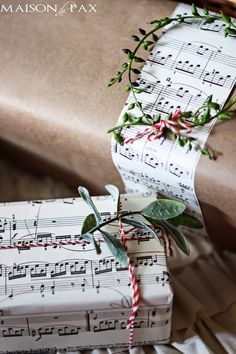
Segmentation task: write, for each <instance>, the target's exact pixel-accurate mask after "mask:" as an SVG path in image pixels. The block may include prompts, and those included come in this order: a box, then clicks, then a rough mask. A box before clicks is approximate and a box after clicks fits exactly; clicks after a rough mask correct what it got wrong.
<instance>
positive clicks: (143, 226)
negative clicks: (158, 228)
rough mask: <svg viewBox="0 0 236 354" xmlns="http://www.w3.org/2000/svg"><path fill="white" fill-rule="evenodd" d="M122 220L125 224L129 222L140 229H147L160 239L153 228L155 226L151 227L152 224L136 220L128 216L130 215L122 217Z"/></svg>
mask: <svg viewBox="0 0 236 354" xmlns="http://www.w3.org/2000/svg"><path fill="white" fill-rule="evenodd" d="M122 222H123V223H124V224H128V225H131V226H134V227H137V228H139V229H145V230H147V231H148V232H150V234H151V235H152V236H154V237H155V238H157V239H158V240H159V238H158V236H157V234H156V232H155V231H154V230H153V228H151V226H149V225H147V224H145V223H144V222H143V221H139V220H134V219H131V218H128V217H124V218H122Z"/></svg>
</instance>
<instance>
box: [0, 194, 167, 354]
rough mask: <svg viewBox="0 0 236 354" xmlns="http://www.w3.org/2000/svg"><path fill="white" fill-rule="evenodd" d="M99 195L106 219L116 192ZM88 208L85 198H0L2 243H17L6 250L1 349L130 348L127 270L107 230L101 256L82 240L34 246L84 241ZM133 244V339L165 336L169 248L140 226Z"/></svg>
mask: <svg viewBox="0 0 236 354" xmlns="http://www.w3.org/2000/svg"><path fill="white" fill-rule="evenodd" d="M153 198H155V197H154V196H152V197H141V196H140V195H136V196H135V195H134V196H132V197H128V198H127V196H126V197H125V198H122V203H123V210H140V208H142V207H144V206H145V205H147V204H148V203H150V202H151V201H153ZM94 202H95V205H96V206H97V208H98V210H99V211H100V212H101V215H102V218H103V219H104V220H107V219H109V218H111V216H112V215H114V213H115V210H116V205H115V204H116V203H115V202H114V201H113V200H112V199H111V198H110V197H104V198H101V197H100V198H94ZM89 213H90V210H89V208H88V207H87V205H86V204H85V202H84V201H81V200H80V198H73V199H61V200H59V199H58V200H47V201H45V200H43V201H33V202H21V203H6V204H5V205H0V220H1V226H0V227H1V230H0V232H1V242H0V245H1V246H6V247H7V246H13V247H14V246H17V247H16V248H10V249H8V248H6V249H0V253H1V265H0V267H1V268H0V269H1V276H0V283H1V286H0V289H1V290H0V313H1V328H0V352H4V353H6V352H7V353H18V351H19V352H20V351H22V352H24V353H28V352H29V353H32V352H39V350H41V351H43V350H44V351H47V352H55V350H68V351H73V350H80V349H83V348H94V347H106V348H107V347H113V346H114V347H121V346H122V347H127V345H128V341H129V330H127V329H126V326H127V323H128V320H129V317H130V314H131V311H132V293H131V284H130V278H129V272H128V269H127V268H126V267H125V266H124V265H122V264H120V263H119V262H118V261H117V260H116V259H115V258H114V256H113V255H112V254H111V253H110V251H109V250H108V248H107V246H106V244H105V242H103V239H102V237H101V235H100V234H99V233H98V234H96V235H95V238H96V239H97V241H98V242H99V243H100V246H101V249H102V253H101V254H100V255H96V253H95V250H94V246H92V244H91V243H88V244H84V242H83V241H81V244H78V245H69V244H66V245H60V246H59V245H56V244H54V246H51V245H50V246H44V247H34V248H29V247H28V245H29V244H30V243H31V244H32V243H34V244H35V243H41V244H42V243H43V244H44V245H45V243H46V242H47V243H48V242H61V241H62V242H63V241H64V242H66V241H78V240H80V239H81V236H80V230H81V226H82V222H83V220H84V218H85V217H86V216H87V215H88V214H89ZM118 230H119V229H118V225H114V224H112V226H109V231H110V232H114V233H117V235H118V234H119V233H118ZM117 237H118V236H117ZM127 247H128V252H129V254H130V257H131V260H132V263H133V267H134V272H135V277H136V279H137V280H138V284H139V290H140V295H141V303H140V307H139V310H138V314H137V316H136V319H135V323H134V328H135V329H134V338H133V344H135V345H139V344H151V343H167V342H168V341H169V337H170V328H171V313H172V290H171V286H170V279H169V273H168V270H167V267H166V258H165V253H164V250H163V247H162V246H161V244H160V243H159V242H158V241H157V240H156V238H155V239H154V238H152V237H151V236H150V235H148V234H147V233H141V231H140V232H139V233H138V231H136V232H134V231H133V232H132V233H131V232H130V233H128V234H127ZM37 350H38V351H37Z"/></svg>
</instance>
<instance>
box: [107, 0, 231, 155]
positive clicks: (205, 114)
mask: <svg viewBox="0 0 236 354" xmlns="http://www.w3.org/2000/svg"><path fill="white" fill-rule="evenodd" d="M193 19H202V20H203V23H204V24H211V23H214V22H215V21H216V20H220V21H222V22H223V23H224V24H225V28H224V35H225V37H227V36H229V35H231V36H236V25H235V23H234V22H233V21H232V20H231V18H230V17H229V16H228V15H226V14H224V13H223V12H221V13H220V14H219V15H215V14H211V13H210V12H209V10H208V9H207V8H204V10H203V14H200V13H199V11H198V9H197V8H196V6H195V5H194V4H193V5H192V14H191V15H181V14H178V15H177V16H176V17H173V18H169V17H165V18H162V19H159V20H154V21H151V22H150V24H151V25H153V27H152V28H151V30H150V31H146V30H144V29H142V28H139V30H138V31H139V33H138V35H136V34H133V35H132V36H131V38H132V40H133V41H134V42H135V43H137V45H136V47H135V48H134V49H133V50H131V49H128V48H125V49H123V52H124V53H125V54H126V55H127V61H126V62H124V63H123V64H122V65H121V68H120V70H119V71H118V72H117V73H116V75H115V76H114V77H112V78H111V79H110V81H109V83H108V86H109V87H110V86H113V85H114V84H117V83H120V82H121V81H122V80H123V78H124V75H127V80H128V83H127V84H126V85H125V90H126V91H127V92H132V96H133V100H134V102H132V103H131V104H130V105H129V106H128V109H127V111H126V112H125V113H124V115H123V118H122V123H121V124H118V125H116V126H114V127H112V128H111V129H109V130H108V133H113V136H114V138H115V140H116V141H117V142H118V143H119V144H123V143H124V138H125V137H124V136H123V132H122V129H123V128H127V127H130V126H137V125H140V126H142V125H143V126H152V125H153V124H155V123H158V122H159V121H160V119H161V116H160V115H150V114H148V113H147V112H146V111H145V108H144V107H143V105H142V102H141V101H140V100H139V99H138V94H139V93H142V92H143V89H141V88H139V87H137V84H136V83H135V78H136V75H139V74H140V73H141V71H140V69H139V68H138V67H137V64H140V63H144V62H145V60H144V58H142V57H141V56H140V54H139V51H140V50H141V49H144V50H145V51H148V50H152V49H153V46H154V45H155V43H156V42H157V41H158V35H157V34H156V32H158V31H159V30H160V29H162V28H164V27H166V26H167V25H169V24H171V23H184V22H185V21H187V20H193ZM134 75H135V77H134ZM235 103H236V98H234V99H233V100H231V101H230V102H228V103H227V104H226V105H225V106H224V107H220V105H219V104H218V103H217V102H213V101H212V96H209V97H208V98H207V100H206V101H205V102H204V104H203V105H202V106H201V107H200V108H198V109H197V111H196V112H181V115H180V118H181V119H183V120H187V121H191V122H193V123H191V124H190V125H191V127H192V128H194V127H197V126H202V125H205V124H207V123H209V122H210V121H211V120H212V119H214V118H217V119H219V120H228V119H230V118H231V117H232V111H231V108H232V107H233V106H234V105H235ZM134 108H136V109H137V110H138V114H137V115H134V114H133V113H131V112H130V111H131V110H132V109H134ZM173 114H174V112H171V113H170V114H169V115H168V119H170V120H171V118H172V115H173ZM167 136H169V137H170V138H171V139H174V140H177V141H178V143H179V145H180V146H185V145H186V144H187V145H188V147H189V149H190V150H191V149H192V147H193V146H194V148H195V149H196V150H200V152H201V153H202V154H203V155H207V156H208V157H209V158H212V157H213V154H212V152H211V151H210V150H209V149H208V148H206V147H202V146H201V145H200V144H199V143H198V142H197V141H196V140H195V139H194V138H193V137H192V136H191V135H190V133H180V134H177V135H175V134H174V133H172V132H171V131H170V130H168V128H166V131H165V134H164V137H167Z"/></svg>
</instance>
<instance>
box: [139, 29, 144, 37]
mask: <svg viewBox="0 0 236 354" xmlns="http://www.w3.org/2000/svg"><path fill="white" fill-rule="evenodd" d="M138 30H139V32H140V33H141V34H142V35H143V36H145V34H146V31H145V30H144V29H143V28H139V29H138Z"/></svg>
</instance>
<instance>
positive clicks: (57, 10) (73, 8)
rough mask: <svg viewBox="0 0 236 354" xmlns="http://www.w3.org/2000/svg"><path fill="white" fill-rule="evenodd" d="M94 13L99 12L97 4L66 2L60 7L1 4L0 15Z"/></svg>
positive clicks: (53, 5)
mask: <svg viewBox="0 0 236 354" xmlns="http://www.w3.org/2000/svg"><path fill="white" fill-rule="evenodd" d="M94 12H97V4H95V3H87V2H86V3H85V2H84V3H83V2H82V1H66V2H65V3H64V4H60V5H59V4H56V3H55V4H49V3H37V4H36V3H28V4H24V5H22V4H19V3H18V4H17V3H12V4H5V3H2V4H0V13H19V14H20V13H31V14H32V13H51V14H54V15H55V16H63V15H65V14H70V13H78V14H82V13H86V14H90V13H94Z"/></svg>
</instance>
